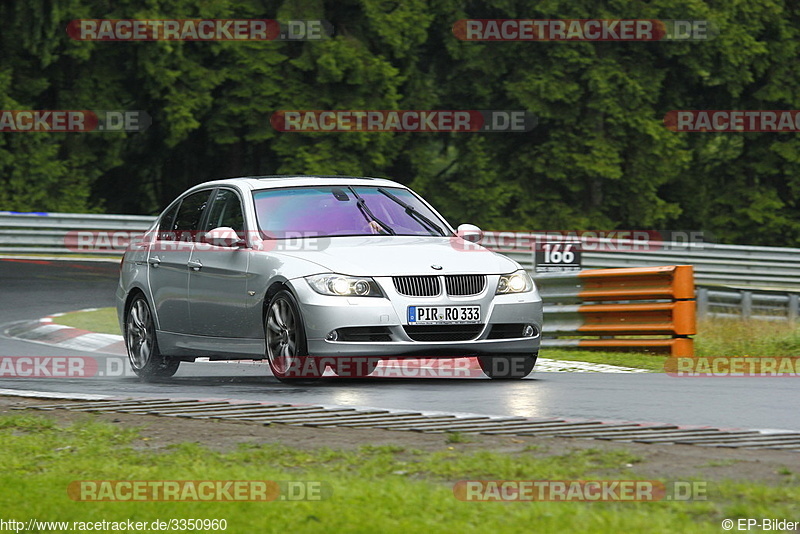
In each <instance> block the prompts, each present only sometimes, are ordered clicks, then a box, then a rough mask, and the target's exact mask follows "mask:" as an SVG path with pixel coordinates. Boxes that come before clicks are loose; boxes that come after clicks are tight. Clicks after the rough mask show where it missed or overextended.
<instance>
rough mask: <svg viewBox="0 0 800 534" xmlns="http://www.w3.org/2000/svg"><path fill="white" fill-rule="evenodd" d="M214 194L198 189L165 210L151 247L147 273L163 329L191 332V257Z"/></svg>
mask: <svg viewBox="0 0 800 534" xmlns="http://www.w3.org/2000/svg"><path fill="white" fill-rule="evenodd" d="M210 195H211V190H210V189H203V190H201V191H197V192H195V193H192V194H190V195H188V196H186V197H184V198H183V199H182V200H181V201H180V202H179V203H176V204H175V206H173V207H172V208H170V209H169V210H168V211H167V212H165V213H164V215H163V216H162V219H161V222H160V224H159V231H158V235H157V236H156V243H155V244H154V246H152V247H151V248H150V253H149V254H148V257H147V263H148V268H147V273H148V280H149V283H150V290H151V293H152V297H153V306H154V307H155V312H156V316H157V317H158V324H159V330H161V331H164V332H173V333H179V334H185V333H188V332H189V329H190V326H191V325H190V322H189V301H188V291H189V260H190V259H191V255H192V248H193V247H194V240H195V239H196V237H197V235H198V230H199V229H200V222H201V221H202V218H203V212H204V210H205V208H206V205H207V204H208V200H209V197H210Z"/></svg>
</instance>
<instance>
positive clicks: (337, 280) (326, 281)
mask: <svg viewBox="0 0 800 534" xmlns="http://www.w3.org/2000/svg"><path fill="white" fill-rule="evenodd" d="M306 281H307V282H308V285H310V286H311V289H313V290H314V291H316V292H317V293H319V294H321V295H335V296H337V297H382V296H383V293H381V290H380V288H379V287H378V284H376V283H375V280H373V279H372V278H362V277H356V276H344V275H341V274H315V275H314V276H307V277H306Z"/></svg>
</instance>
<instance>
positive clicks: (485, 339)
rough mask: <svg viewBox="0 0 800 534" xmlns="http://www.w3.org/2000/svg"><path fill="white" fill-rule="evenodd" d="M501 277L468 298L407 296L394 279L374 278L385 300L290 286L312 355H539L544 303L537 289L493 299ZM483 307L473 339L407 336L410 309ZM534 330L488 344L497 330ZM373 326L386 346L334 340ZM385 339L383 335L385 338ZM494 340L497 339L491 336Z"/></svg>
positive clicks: (301, 284)
mask: <svg viewBox="0 0 800 534" xmlns="http://www.w3.org/2000/svg"><path fill="white" fill-rule="evenodd" d="M497 278H498V277H497V276H491V275H490V276H488V283H487V286H486V288H485V289H484V291H483V293H481V294H478V295H475V296H468V297H452V296H448V295H445V294H442V295H439V296H436V297H408V296H404V295H400V294H399V293H397V292H396V291H395V290H394V286H393V284H392V281H391V278H389V277H376V278H375V281H376V282H378V284H379V285H380V286H381V289H382V290H383V292H384V295H385V298H379V297H338V296H327V295H321V294H319V293H317V292H315V291H314V290H313V289H311V287H310V286H309V285H308V283H307V282H306V281H305V279H303V278H298V279H294V280H292V281H291V285H292V289H293V291H294V294H295V296H296V297H297V300H298V303H299V305H300V312H301V314H302V316H303V322H304V324H305V329H306V340H307V343H308V353H309V354H310V355H312V356H375V357H381V356H385V357H390V356H406V355H407V356H413V355H417V356H428V357H436V356H440V357H454V356H469V355H478V354H533V353H535V352H537V351H538V350H539V344H540V340H541V328H542V300H541V297H540V296H539V294H538V292H537V291H536V290H535V289H534V290H533V291H530V292H527V293H517V294H508V295H495V294H494V288H496V287H497ZM474 305H478V306H480V308H481V319H482V320H481V322H480V324H479V325H477V324H476V325H474V326H475V335H474V336H470V339H464V340H446V341H415V340H414V339H412V338H411V337H410V335H409V333H408V332H407V331H406V328H405V327H406V326H408V320H407V309H408V306H474ZM501 324H514V325H531V326H533V330H534V332H533V335H531V336H527V337H522V336H520V337H505V338H501V339H490V336H493V334H492V329H493V327H494V326H495V325H501ZM359 327H364V328H366V327H373V328H376V329H380V331H382V332H386V334H388V337H389V338H390V339H389V340H383V341H341V340H336V341H332V340H330V339H329V338H328V336H329V334H330V333H331V332H333V331H335V330H336V331H339V330H341V329H348V328H351V329H352V328H359ZM384 337H385V336H384ZM493 337H494V336H493Z"/></svg>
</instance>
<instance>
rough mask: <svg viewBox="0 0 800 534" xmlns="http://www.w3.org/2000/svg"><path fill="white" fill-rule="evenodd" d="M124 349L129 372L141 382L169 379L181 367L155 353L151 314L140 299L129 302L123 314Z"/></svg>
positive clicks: (166, 357) (142, 297) (158, 352)
mask: <svg viewBox="0 0 800 534" xmlns="http://www.w3.org/2000/svg"><path fill="white" fill-rule="evenodd" d="M125 348H126V349H127V350H128V361H129V362H130V364H131V369H133V372H134V373H136V376H138V377H139V378H142V379H144V380H153V379H158V378H169V377H171V376H172V375H174V374H175V373H176V372H177V371H178V367H179V366H180V364H181V362H180V360H176V359H173V358H170V357H169V356H164V355H163V354H161V351H160V350H159V349H158V339H157V338H156V324H155V321H153V312H152V311H150V305H149V304H148V303H147V299H145V298H144V296H143V295H137V296H136V297H134V298H133V300H131V303H130V305H129V306H128V310H127V312H126V314H125Z"/></svg>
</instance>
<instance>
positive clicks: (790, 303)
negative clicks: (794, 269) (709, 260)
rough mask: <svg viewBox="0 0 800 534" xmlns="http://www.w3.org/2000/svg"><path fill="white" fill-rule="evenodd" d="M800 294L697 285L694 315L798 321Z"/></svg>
mask: <svg viewBox="0 0 800 534" xmlns="http://www.w3.org/2000/svg"><path fill="white" fill-rule="evenodd" d="M798 315H800V293H799V292H788V291H753V290H751V289H741V288H719V287H697V317H698V318H699V319H706V318H709V317H721V318H728V319H756V320H762V321H790V322H797V319H798Z"/></svg>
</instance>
